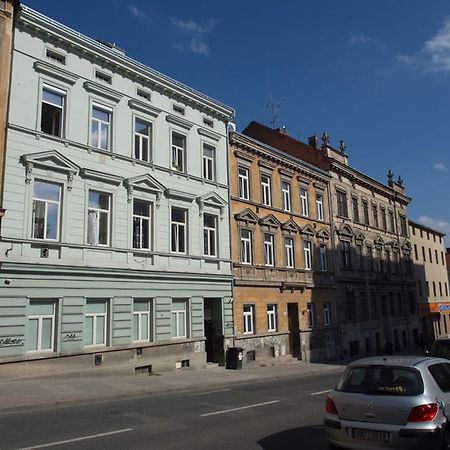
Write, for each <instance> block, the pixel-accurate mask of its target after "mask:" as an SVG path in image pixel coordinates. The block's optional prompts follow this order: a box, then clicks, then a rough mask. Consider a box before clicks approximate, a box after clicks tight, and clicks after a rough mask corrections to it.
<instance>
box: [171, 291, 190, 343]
mask: <svg viewBox="0 0 450 450" xmlns="http://www.w3.org/2000/svg"><path fill="white" fill-rule="evenodd" d="M171 315H172V337H174V338H185V337H188V330H187V328H188V323H187V300H185V299H182V300H172V314H171Z"/></svg>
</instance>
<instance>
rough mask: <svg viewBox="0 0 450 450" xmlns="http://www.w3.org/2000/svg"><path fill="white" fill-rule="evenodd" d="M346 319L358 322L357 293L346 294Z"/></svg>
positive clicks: (348, 292) (349, 292)
mask: <svg viewBox="0 0 450 450" xmlns="http://www.w3.org/2000/svg"><path fill="white" fill-rule="evenodd" d="M344 312H345V318H346V319H347V320H356V308H355V293H354V292H353V291H347V292H346V302H345V311H344Z"/></svg>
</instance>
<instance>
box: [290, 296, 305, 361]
mask: <svg viewBox="0 0 450 450" xmlns="http://www.w3.org/2000/svg"><path fill="white" fill-rule="evenodd" d="M287 306H288V326H289V345H290V347H291V353H292V356H293V357H294V358H298V359H301V357H302V353H301V351H300V350H301V349H300V324H299V320H298V303H288V305H287Z"/></svg>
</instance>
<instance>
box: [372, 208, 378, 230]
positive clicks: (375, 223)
mask: <svg viewBox="0 0 450 450" xmlns="http://www.w3.org/2000/svg"><path fill="white" fill-rule="evenodd" d="M372 214H373V226H374V227H375V228H378V226H379V225H378V206H377V205H372Z"/></svg>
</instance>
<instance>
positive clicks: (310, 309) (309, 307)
mask: <svg viewBox="0 0 450 450" xmlns="http://www.w3.org/2000/svg"><path fill="white" fill-rule="evenodd" d="M306 312H307V318H308V328H315V326H316V318H315V314H314V303H307V304H306Z"/></svg>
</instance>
